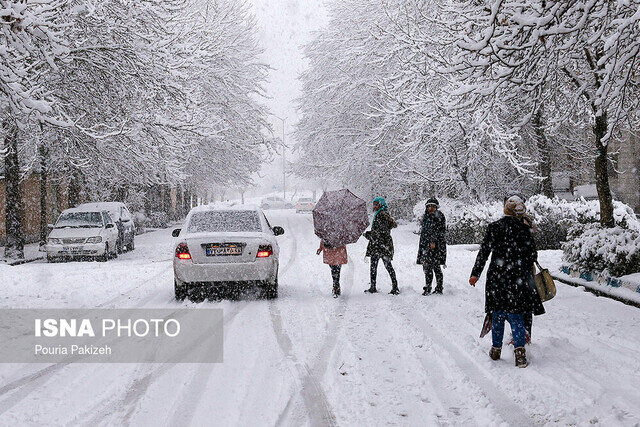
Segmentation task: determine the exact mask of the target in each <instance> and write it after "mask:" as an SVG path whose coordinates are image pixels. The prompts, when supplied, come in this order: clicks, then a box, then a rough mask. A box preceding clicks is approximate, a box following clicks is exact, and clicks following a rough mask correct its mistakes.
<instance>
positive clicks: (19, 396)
mask: <svg viewBox="0 0 640 427" xmlns="http://www.w3.org/2000/svg"><path fill="white" fill-rule="evenodd" d="M171 268H172V267H169V268H166V269H163V270H162V271H160V272H159V273H157V274H155V275H154V276H152V277H151V278H149V279H147V280H145V281H143V282H142V283H141V284H140V285H138V286H135V287H133V288H131V289H129V290H128V291H126V292H125V293H123V294H121V295H119V296H117V297H115V298H112V299H109V300H107V301H105V302H103V303H101V304H98V305H96V306H95V308H103V307H104V306H105V305H107V304H113V303H114V302H119V301H120V300H123V299H125V298H126V297H127V295H129V294H130V293H131V292H133V291H135V290H136V289H138V288H141V287H142V286H144V285H146V284H148V283H149V282H152V281H154V280H156V279H157V278H158V277H160V276H162V275H164V274H166V272H167V271H168V270H169V269H171ZM157 296H158V295H157V294H156V293H154V292H150V293H149V294H148V295H147V296H145V297H144V298H143V299H141V300H140V301H138V303H137V304H136V305H135V306H134V308H142V307H143V306H145V305H146V304H147V303H149V302H150V301H151V300H153V299H154V298H156V297H157ZM77 361H78V360H77V358H74V360H73V361H69V362H59V363H55V364H52V365H49V366H47V367H45V368H42V369H39V370H38V371H36V372H33V373H30V374H27V375H25V376H22V377H20V378H18V379H16V380H14V381H11V382H10V383H8V384H6V385H4V386H2V387H0V398H2V397H3V396H5V395H7V394H8V393H10V392H12V391H14V390H16V389H19V390H16V391H15V392H14V393H11V395H10V396H9V397H7V398H4V399H2V400H0V415H2V414H3V413H5V412H6V411H8V410H9V409H11V408H12V407H14V406H15V405H17V404H18V403H20V402H21V401H22V400H24V399H26V398H27V397H28V396H29V395H30V394H31V393H32V392H33V391H35V390H36V389H37V388H39V387H40V386H42V385H44V384H45V383H46V382H47V381H48V380H49V379H50V378H51V377H52V376H53V374H55V373H56V372H58V371H60V370H61V369H63V368H65V367H66V366H68V365H70V364H72V363H74V362H77Z"/></svg>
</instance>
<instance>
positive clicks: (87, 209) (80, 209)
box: [60, 205, 106, 215]
mask: <svg viewBox="0 0 640 427" xmlns="http://www.w3.org/2000/svg"><path fill="white" fill-rule="evenodd" d="M105 210H106V209H101V208H98V207H91V206H83V205H80V206H76V207H75V208H68V209H65V210H63V211H62V212H61V213H60V215H62V214H64V213H74V212H103V211H105Z"/></svg>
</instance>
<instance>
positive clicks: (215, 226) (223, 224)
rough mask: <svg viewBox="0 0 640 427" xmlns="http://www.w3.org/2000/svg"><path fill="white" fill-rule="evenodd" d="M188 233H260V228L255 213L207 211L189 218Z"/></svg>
mask: <svg viewBox="0 0 640 427" xmlns="http://www.w3.org/2000/svg"><path fill="white" fill-rule="evenodd" d="M187 231H188V232H189V233H203V232H232V233H233V232H243V231H249V232H260V231H262V227H261V225H260V219H259V218H258V213H257V212H255V211H209V212H197V213H194V214H193V215H192V216H191V220H190V221H189V227H188V228H187Z"/></svg>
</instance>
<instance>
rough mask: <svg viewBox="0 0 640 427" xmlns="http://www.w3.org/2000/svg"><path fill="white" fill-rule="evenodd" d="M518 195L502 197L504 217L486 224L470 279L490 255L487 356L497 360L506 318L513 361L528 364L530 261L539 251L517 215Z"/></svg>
mask: <svg viewBox="0 0 640 427" xmlns="http://www.w3.org/2000/svg"><path fill="white" fill-rule="evenodd" d="M519 203H524V202H523V201H522V199H521V198H520V197H518V196H511V197H509V198H507V199H506V200H505V204H504V217H503V218H501V219H499V220H498V221H495V222H493V223H491V224H489V226H488V227H487V232H486V234H485V236H484V239H483V241H482V245H481V247H480V251H479V252H478V256H477V258H476V262H475V265H474V267H473V270H472V272H471V277H470V278H469V284H470V285H471V286H475V285H476V282H477V281H478V277H479V276H480V274H481V273H482V270H483V269H484V266H485V264H486V262H487V259H488V258H489V255H491V263H490V264H489V271H488V272H487V283H486V287H485V311H486V312H487V313H491V317H492V338H493V344H492V347H491V350H490V351H489V357H491V359H493V360H498V359H500V355H501V351H502V338H503V335H504V323H505V320H507V321H509V324H510V325H511V331H512V333H513V342H514V347H515V351H514V352H515V363H516V366H518V367H520V368H525V367H526V366H527V365H528V362H527V355H526V351H525V348H524V344H525V335H526V332H525V325H524V317H523V315H524V314H525V313H530V312H533V311H534V301H535V297H536V295H535V294H534V293H535V290H534V289H532V287H531V285H530V284H531V280H532V275H533V269H532V267H533V264H534V262H535V261H536V259H537V257H538V254H537V251H536V245H535V242H534V240H533V237H532V236H531V232H530V230H529V227H528V226H526V225H525V224H524V223H523V221H522V220H521V219H519V218H518V217H517V212H516V207H517V206H518V204H519Z"/></svg>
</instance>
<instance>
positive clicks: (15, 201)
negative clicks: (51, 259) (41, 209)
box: [4, 123, 24, 259]
mask: <svg viewBox="0 0 640 427" xmlns="http://www.w3.org/2000/svg"><path fill="white" fill-rule="evenodd" d="M4 126H5V129H6V130H7V134H6V136H5V139H4V150H5V158H4V175H5V177H4V182H5V185H6V190H5V229H6V232H5V235H6V243H5V246H4V256H5V258H11V259H16V258H19V259H23V258H24V234H23V233H22V193H21V191H20V163H19V159H18V128H17V127H16V125H15V124H14V123H5V124H4Z"/></svg>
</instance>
